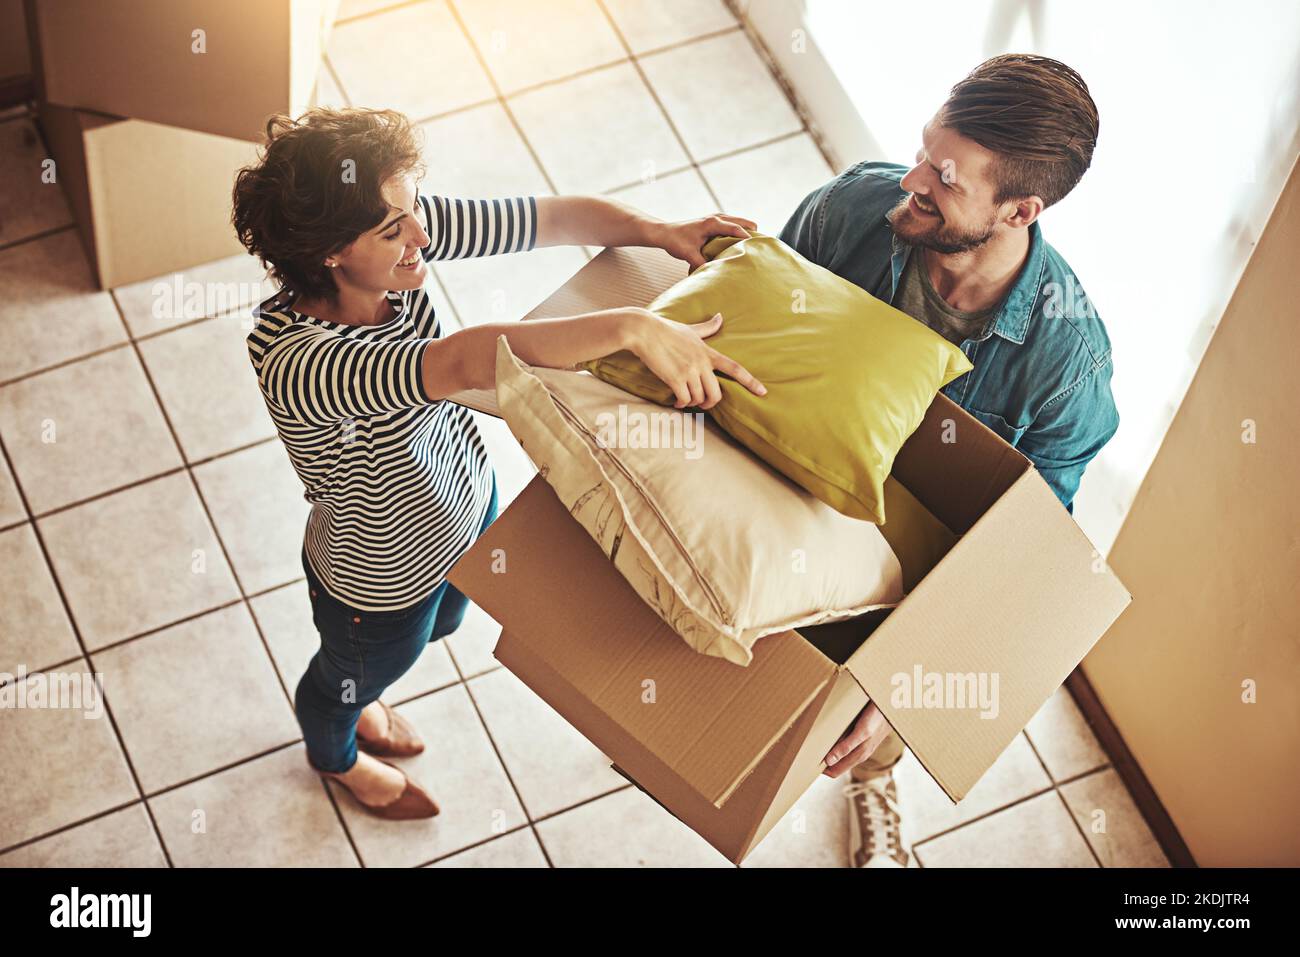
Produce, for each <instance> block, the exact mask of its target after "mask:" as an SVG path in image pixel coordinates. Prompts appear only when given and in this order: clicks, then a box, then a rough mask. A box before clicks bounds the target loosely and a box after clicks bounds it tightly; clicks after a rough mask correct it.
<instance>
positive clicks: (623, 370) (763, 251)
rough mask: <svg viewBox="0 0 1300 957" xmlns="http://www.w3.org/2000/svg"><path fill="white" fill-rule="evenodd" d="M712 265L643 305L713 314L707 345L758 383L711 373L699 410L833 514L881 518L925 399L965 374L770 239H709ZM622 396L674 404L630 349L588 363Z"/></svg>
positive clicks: (836, 279)
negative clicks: (711, 394)
mask: <svg viewBox="0 0 1300 957" xmlns="http://www.w3.org/2000/svg"><path fill="white" fill-rule="evenodd" d="M703 252H704V255H705V256H706V257H707V258H708V259H709V260H710V261H709V262H706V263H705V264H704V265H703V266H701V267H699V268H698V269H696V270H695V272H694V273H692V274H691V275H689V276H687V277H686V278H685V279H683V280H682V281H681V282H679V283H677V284H676V285H675V286H673V287H672V288H670V289H668V290H666V291H664V292H663V293H662V294H661V295H660V296H659V297H658V298H657V299H655V300H654V302H652V303H650V306H649V308H650V309H651V310H652V311H653V312H656V313H658V314H659V315H661V316H663V317H665V318H667V319H673V320H676V321H677V322H687V323H694V322H701V321H703V320H705V319H708V318H709V317H710V316H712V315H713V314H714V313H715V312H720V313H722V331H721V332H719V333H717V334H716V335H715V336H713V337H712V338H710V339H709V340H708V341H709V344H710V345H712V346H713V347H714V348H715V349H717V350H718V351H719V352H721V353H723V354H724V355H728V356H730V357H731V358H733V359H735V360H736V361H738V362H739V363H740V364H741V365H743V366H745V368H747V369H749V371H750V372H752V373H753V374H754V375H755V376H757V377H758V379H759V381H760V382H762V383H763V384H764V385H765V386H767V395H765V396H756V395H754V394H753V393H751V392H750V391H749V390H748V389H746V388H745V387H744V386H742V385H740V384H739V383H736V382H734V381H732V380H730V379H726V378H723V377H719V380H720V384H721V386H722V393H723V398H722V401H721V402H719V403H718V404H717V405H716V406H714V407H713V408H712V409H710V410H709V414H710V415H711V416H712V417H713V419H714V420H715V421H716V422H717V423H718V425H720V426H721V427H722V428H723V429H724V430H725V431H727V432H728V433H730V434H731V435H732V436H733V437H734V438H735V439H736V440H737V441H739V442H740V443H741V444H742V445H745V446H746V447H748V448H749V449H750V450H751V451H752V452H754V453H755V454H756V455H758V456H759V457H760V458H762V459H763V460H764V461H766V462H767V463H768V464H769V465H771V466H773V467H774V468H776V469H777V470H778V471H779V472H781V473H782V474H784V475H785V476H787V477H788V478H790V479H791V480H792V481H794V482H797V483H798V484H799V485H801V486H803V487H804V488H805V489H807V490H808V491H809V492H811V493H812V494H813V495H815V496H816V497H817V498H819V499H821V500H822V501H823V502H825V503H826V504H828V505H830V506H831V507H832V508H834V509H836V510H837V511H840V512H843V513H844V514H845V515H851V516H853V517H855V518H861V519H866V520H867V521H871V522H875V523H877V524H879V523H881V522H884V521H885V496H884V482H885V478H886V476H888V475H889V471H890V469H891V468H892V467H893V463H894V456H895V455H897V454H898V450H899V449H900V448H901V447H902V445H903V443H904V442H905V441H907V437H908V436H909V435H911V434H912V432H913V430H915V429H916V427H917V426H918V425H920V423H921V419H922V418H923V417H924V416H925V410H926V409H927V408H928V407H929V405H930V403H931V402H932V401H933V400H934V396H935V393H936V392H938V391H939V390H940V389H941V388H943V387H944V386H945V385H947V384H948V383H949V382H951V381H952V380H953V379H955V378H957V377H958V376H959V375H961V374H962V373H964V372H968V371H970V369H971V368H972V366H971V364H970V361H969V360H968V359H967V358H966V356H965V354H964V353H963V352H962V351H961V349H959V348H958V347H957V346H955V345H953V344H952V343H951V342H949V341H948V340H946V339H944V338H943V337H942V336H940V335H939V334H938V333H936V332H934V331H932V330H931V329H930V328H928V327H927V326H925V325H923V324H922V323H920V322H917V321H916V320H915V319H913V318H911V317H910V316H908V315H906V314H905V313H902V312H900V311H898V310H897V309H895V308H894V307H893V306H890V305H889V304H888V303H884V302H881V301H880V300H879V299H877V298H876V297H874V296H872V295H871V294H870V293H868V292H867V291H866V290H864V289H862V288H861V287H859V286H857V285H855V284H854V283H852V282H849V281H848V280H847V279H843V278H841V277H840V276H837V275H835V274H834V273H833V272H831V271H830V270H828V269H823V268H822V267H821V266H818V265H817V264H816V263H813V262H809V261H808V260H807V259H804V258H803V257H802V256H800V255H799V254H798V253H797V252H795V251H794V250H793V249H791V248H790V247H789V246H787V245H785V244H784V243H782V242H781V241H780V240H779V239H776V238H774V237H772V236H765V235H762V234H760V233H754V234H752V235H751V236H750V238H748V239H737V238H735V237H733V236H719V237H716V238H714V239H713V240H711V241H710V242H709V243H708V244H707V245H705V247H704V250H703ZM585 368H587V369H588V370H590V371H591V372H592V373H594V374H595V375H597V376H599V377H600V378H602V379H604V380H605V381H607V382H610V383H612V384H614V385H616V386H619V387H620V388H622V389H624V390H626V391H628V392H631V393H633V394H634V395H638V396H640V397H642V398H644V399H648V400H650V401H652V402H658V403H659V404H661V405H671V404H672V403H673V400H674V396H673V394H672V392H671V390H669V388H668V387H667V386H666V385H664V384H663V383H662V382H661V381H659V379H658V378H656V377H655V375H654V373H652V372H651V371H650V370H649V369H647V368H646V367H645V365H644V364H643V363H642V362H641V360H640V359H638V358H637V357H636V356H635V355H633V354H632V353H630V352H619V353H615V354H614V355H611V356H606V357H605V358H603V359H598V360H595V361H593V362H589V363H586V365H585Z"/></svg>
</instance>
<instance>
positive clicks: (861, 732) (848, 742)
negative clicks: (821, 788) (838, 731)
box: [822, 701, 891, 778]
mask: <svg viewBox="0 0 1300 957" xmlns="http://www.w3.org/2000/svg"><path fill="white" fill-rule="evenodd" d="M890 730H891V729H890V727H889V722H888V721H886V720H885V716H884V715H883V714H881V713H880V709H879V708H877V707H876V703H875V702H874V701H871V702H868V703H867V706H866V707H865V708H863V709H862V712H861V714H859V715H858V719H857V720H856V721H855V722H853V727H851V728H849V730H848V733H847V734H845V735H844V737H842V738H840V739H839V740H838V741H836V742H835V747H833V748H831V749H830V751H828V752H826V757H825V758H824V760H825V761H826V770H825V771H823V772H822V774H824V775H826V776H827V777H831V778H837V777H839V776H840V775H841V774H844V773H846V772H847V771H849V770H850V769H852V767H853V766H854V765H855V764H861V763H862V762H863V761H865V760H867V758H869V757H871V755H872V754H873V753H874V752H875V750H876V748H878V747H880V743H881V742H882V741H884V740H885V738H887V737H889V732H890Z"/></svg>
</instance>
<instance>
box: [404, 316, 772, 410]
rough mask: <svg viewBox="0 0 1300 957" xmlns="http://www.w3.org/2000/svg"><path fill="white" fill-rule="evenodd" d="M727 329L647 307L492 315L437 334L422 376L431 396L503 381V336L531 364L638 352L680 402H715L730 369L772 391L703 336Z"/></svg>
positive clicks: (560, 364)
mask: <svg viewBox="0 0 1300 957" xmlns="http://www.w3.org/2000/svg"><path fill="white" fill-rule="evenodd" d="M721 328H722V316H721V315H714V316H713V318H711V319H708V320H706V321H704V322H700V323H696V324H694V325H687V324H684V323H680V322H672V321H670V320H668V319H663V318H661V317H659V316H657V315H655V314H654V313H652V312H650V311H648V310H645V309H607V310H605V311H603V312H592V313H587V314H585V315H581V316H572V317H568V318H563V319H533V320H530V321H528V322H491V323H486V324H484V325H481V326H472V327H470V328H469V329H462V330H461V331H459V332H455V333H453V334H452V335H450V336H448V337H447V338H445V339H434V340H431V341H430V342H429V343H428V345H427V346H426V347H425V350H424V357H423V364H422V367H421V380H422V384H423V387H424V390H425V392H426V393H427V394H428V396H429V398H430V399H441V398H446V397H447V396H449V395H454V394H455V393H457V392H462V391H464V390H466V389H491V388H493V387H494V386H495V384H496V342H497V337H498V336H502V335H504V336H505V337H506V341H507V342H509V343H510V349H511V351H512V352H514V354H515V355H517V356H518V357H519V358H520V359H521V360H523V361H524V362H527V363H528V364H529V365H535V366H546V367H550V368H556V369H564V368H568V367H571V366H575V365H577V364H579V363H581V362H586V361H587V360H589V359H599V358H601V357H602V356H607V355H610V354H611V353H614V352H619V351H622V350H624V349H626V350H628V351H630V352H633V353H634V354H636V355H637V356H638V357H640V359H641V361H642V362H644V363H645V364H646V367H647V368H649V369H650V371H651V372H653V373H654V374H655V375H656V376H658V377H659V378H660V379H661V380H663V382H664V383H665V384H667V385H668V386H669V387H670V388H671V389H672V390H673V392H674V394H675V395H676V396H677V402H676V403H675V404H676V406H677V408H679V409H681V408H686V407H687V406H698V407H700V408H705V409H707V408H712V407H713V406H714V405H715V404H717V402H718V401H720V400H721V398H722V391H721V389H720V388H719V386H718V382H717V378H716V377H715V376H714V372H715V370H716V371H719V372H723V373H725V374H726V375H728V376H730V377H731V378H732V379H735V380H736V381H737V382H739V383H740V384H741V385H743V386H745V387H746V388H747V389H749V390H750V391H751V392H754V393H755V394H756V395H763V394H765V393H766V392H767V390H766V389H765V388H764V387H763V385H762V384H761V383H760V382H759V381H758V380H757V379H755V378H754V377H753V376H752V375H750V374H749V372H748V370H746V369H745V368H744V366H742V365H741V364H740V363H738V362H736V361H734V360H733V359H730V358H728V357H727V356H724V355H723V354H722V353H720V352H718V351H717V350H716V349H713V348H712V347H710V346H709V345H708V344H707V343H705V342H704V339H705V338H707V337H708V336H711V335H713V334H714V333H715V332H717V331H718V330H719V329H721Z"/></svg>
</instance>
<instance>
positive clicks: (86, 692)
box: [0, 664, 104, 719]
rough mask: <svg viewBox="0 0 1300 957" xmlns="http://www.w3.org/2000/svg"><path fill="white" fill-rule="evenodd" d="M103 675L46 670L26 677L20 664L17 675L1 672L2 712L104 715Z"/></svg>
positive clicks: (93, 716)
mask: <svg viewBox="0 0 1300 957" xmlns="http://www.w3.org/2000/svg"><path fill="white" fill-rule="evenodd" d="M103 680H104V675H103V673H102V672H98V671H95V672H90V671H87V672H76V671H72V672H67V671H44V672H37V673H36V674H33V675H28V674H27V666H26V665H21V664H20V665H19V666H18V673H17V674H10V673H9V672H7V671H0V711H3V710H7V709H10V708H29V709H32V710H37V709H44V708H50V709H70V710H77V711H82V712H84V714H82V717H83V718H86V719H92V718H102V717H103V716H104V688H103Z"/></svg>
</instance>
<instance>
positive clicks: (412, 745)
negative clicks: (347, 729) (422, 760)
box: [357, 701, 424, 758]
mask: <svg viewBox="0 0 1300 957" xmlns="http://www.w3.org/2000/svg"><path fill="white" fill-rule="evenodd" d="M379 707H381V708H382V709H383V710H384V714H386V715H388V733H387V734H386V735H384V737H382V738H378V739H375V740H367V739H366V738H363V737H361V735H360V734H358V735H357V747H358V748H360V749H361V750H362V751H364V752H366V754H372V755H374V756H375V757H377V758H409V757H410V756H411V755H413V754H419V753H420V752H421V751H423V750H424V742H423V741H421V740H420V736H419V735H418V734H416V733H415V727H414V726H413V725H412V724H411V722H409V721H407V720H406V719H405V718H403V717H402V716H401V715H400V714H398V713H397V712H396V711H394V710H393V709H392V708H390V707H388V705H387V704H385V703H384V702H382V701H380V702H379Z"/></svg>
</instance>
